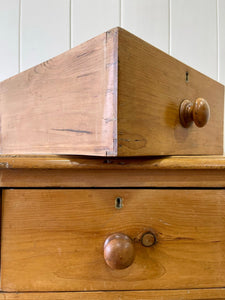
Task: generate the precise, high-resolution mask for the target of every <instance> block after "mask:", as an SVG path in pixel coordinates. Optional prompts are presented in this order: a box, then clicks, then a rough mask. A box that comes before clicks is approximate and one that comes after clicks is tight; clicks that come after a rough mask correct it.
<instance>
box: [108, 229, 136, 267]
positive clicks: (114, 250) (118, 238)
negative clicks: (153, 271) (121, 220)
mask: <svg viewBox="0 0 225 300" xmlns="http://www.w3.org/2000/svg"><path fill="white" fill-rule="evenodd" d="M134 256H135V254H134V244H133V241H132V240H131V238H129V236H127V235H125V234H123V233H114V234H112V235H110V236H109V237H108V238H107V239H106V240H105V244H104V259H105V262H106V263H107V265H108V266H109V267H110V268H111V269H125V268H127V267H129V266H130V265H131V264H132V263H133V261H134Z"/></svg>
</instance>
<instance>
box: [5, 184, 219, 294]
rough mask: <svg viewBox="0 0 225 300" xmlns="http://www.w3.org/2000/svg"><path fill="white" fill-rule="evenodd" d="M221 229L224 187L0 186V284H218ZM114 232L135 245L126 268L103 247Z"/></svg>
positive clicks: (59, 287)
mask: <svg viewBox="0 0 225 300" xmlns="http://www.w3.org/2000/svg"><path fill="white" fill-rule="evenodd" d="M118 197H120V198H122V203H121V199H120V200H118V199H117V198H118ZM119 207H120V208H119ZM224 229H225V191H224V190H166V189H164V190H157V189H155V190H154V189H130V190H129V189H111V190H110V189H78V190H76V189H61V190H57V189H52V190H50V189H49V190H47V189H46V190H45V189H33V190H32V189H29V190H21V189H19V190H16V189H11V190H4V191H3V207H2V257H1V260H2V264H1V268H2V269H1V284H2V290H4V291H76V290H77V291H84V290H137V289H141V290H142V289H143V290H145V289H182V288H210V287H223V286H224V284H225V235H224ZM118 232H119V233H123V234H125V235H127V236H128V237H130V239H131V243H132V245H133V249H134V256H135V257H134V261H133V263H131V265H130V266H129V267H127V268H125V269H112V268H110V267H109V266H108V265H107V264H106V261H105V259H104V255H103V246H104V242H105V240H106V239H107V237H109V236H110V235H112V234H113V233H118ZM146 232H152V233H153V234H154V235H155V237H156V243H155V244H154V245H152V246H150V247H145V246H143V245H142V243H141V242H140V239H141V237H142V235H143V234H144V233H146ZM105 258H106V256H105Z"/></svg>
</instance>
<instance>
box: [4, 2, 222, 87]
mask: <svg viewBox="0 0 225 300" xmlns="http://www.w3.org/2000/svg"><path fill="white" fill-rule="evenodd" d="M115 26H121V27H123V28H125V29H127V30H129V31H131V32H133V33H134V34H136V35H138V36H139V37H141V38H143V39H144V40H146V41H148V42H149V43H151V44H153V45H154V46H156V47H158V48H160V49H161V50H163V51H165V52H167V53H169V54H170V55H172V56H174V57H176V58H178V59H179V60H181V61H183V62H185V63H187V64H189V65H190V66H192V67H194V68H196V69H197V70H199V71H201V72H203V73H205V74H206V75H208V76H210V77H212V78H214V79H216V80H218V81H220V82H222V83H223V84H225V0H0V80H4V79H6V78H8V77H10V76H12V75H15V74H17V73H18V72H21V71H23V70H25V69H27V68H30V67H32V66H34V65H36V64H38V63H40V62H42V61H45V60H47V59H49V58H51V57H53V56H55V55H57V54H59V53H61V52H63V51H65V50H68V49H70V48H71V47H74V46H76V45H78V44H80V43H82V42H84V41H85V40H87V39H90V38H92V37H94V36H95V35H97V34H100V33H102V32H104V31H106V30H108V29H110V28H112V27H115Z"/></svg>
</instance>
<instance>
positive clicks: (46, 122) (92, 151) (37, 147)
mask: <svg viewBox="0 0 225 300" xmlns="http://www.w3.org/2000/svg"><path fill="white" fill-rule="evenodd" d="M117 48H118V47H117V30H111V31H110V32H106V33H104V34H102V35H100V36H98V37H96V38H94V39H92V40H90V41H88V42H86V43H84V44H82V45H80V46H77V47H76V48H73V49H71V50H69V51H67V52H65V53H63V54H61V55H59V56H57V57H55V58H53V59H50V60H48V61H46V62H44V63H42V64H40V65H37V66H36V67H33V68H31V69H29V70H27V71H25V72H22V73H20V74H19V75H17V76H14V77H12V78H10V79H9V80H5V81H3V82H2V83H1V84H0V111H1V114H0V117H1V135H0V140H1V143H0V153H2V154H4V153H5V154H52V153H53V154H86V155H100V156H106V155H114V151H116V149H114V144H113V143H114V135H115V134H116V133H115V132H116V128H117V127H116V122H115V120H116V108H117V106H116V105H115V103H116V100H117V80H115V78H117Z"/></svg>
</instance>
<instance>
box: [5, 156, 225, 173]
mask: <svg viewBox="0 0 225 300" xmlns="http://www.w3.org/2000/svg"><path fill="white" fill-rule="evenodd" d="M0 169H2V170H4V169H48V170H49V169H53V170H57V169H60V170H63V169H83V170H84V169H85V170H86V169H90V170H91V169H95V170H97V169H102V170H114V169H116V170H117V169H119V170H125V169H128V170H152V169H155V170H161V169H165V170H166V169H174V170H179V169H181V170H186V169H189V170H201V169H207V170H213V169H216V170H219V169H225V156H222V155H220V156H217V155H211V156H149V157H133V158H129V157H123V158H115V157H108V158H105V157H102V158H99V157H84V156H74V155H67V156H66V155H51V156H44V155H0Z"/></svg>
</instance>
